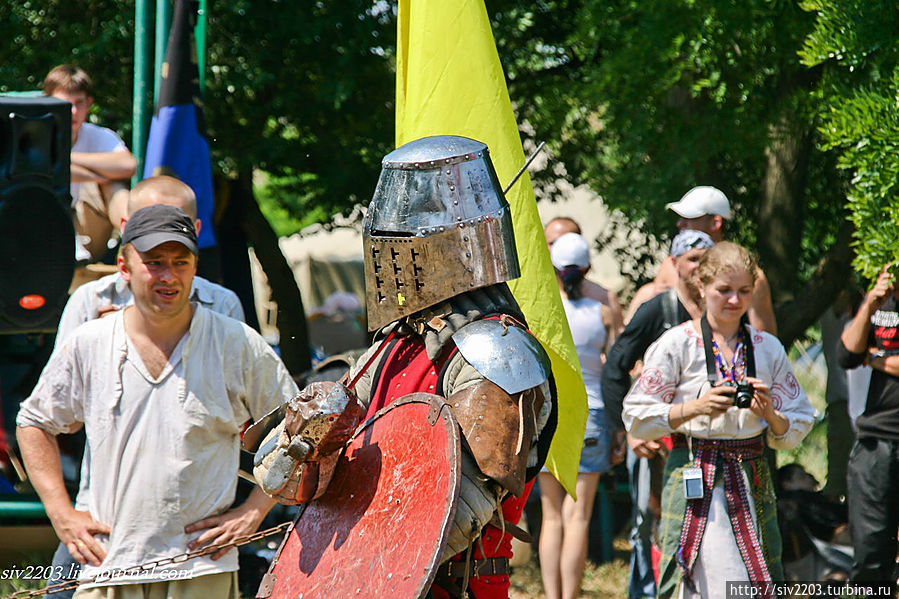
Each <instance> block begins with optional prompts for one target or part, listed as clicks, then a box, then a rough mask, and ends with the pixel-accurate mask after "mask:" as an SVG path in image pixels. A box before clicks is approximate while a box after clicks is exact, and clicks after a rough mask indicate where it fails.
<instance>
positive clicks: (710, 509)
mask: <svg viewBox="0 0 899 599" xmlns="http://www.w3.org/2000/svg"><path fill="white" fill-rule="evenodd" d="M756 272H757V269H756V264H755V261H754V260H753V258H752V256H751V255H750V254H749V252H748V251H747V250H746V249H744V248H742V247H740V246H738V245H736V244H733V243H727V242H721V243H718V244H716V245H715V246H714V247H713V248H711V249H709V250H708V251H707V252H706V253H705V255H704V256H703V257H702V259H701V260H700V262H699V266H698V267H697V269H696V274H697V278H698V279H699V288H700V294H701V296H702V298H703V301H704V303H705V314H704V315H703V317H702V318H700V319H697V320H693V321H690V322H686V323H684V324H682V325H680V326H678V327H675V328H673V329H671V330H669V331H668V332H666V333H665V334H664V335H663V336H662V337H660V338H659V340H658V341H656V343H654V344H653V345H652V346H651V347H650V348H649V350H647V352H646V356H645V357H644V360H643V371H642V373H641V375H640V379H639V380H638V381H637V383H636V384H635V385H634V387H633V388H632V389H631V391H630V393H629V394H628V396H627V398H625V401H624V412H623V419H624V424H625V427H626V428H627V429H628V431H629V432H630V434H631V435H633V436H635V437H638V438H641V439H657V438H658V437H661V436H663V435H668V434H673V437H674V445H675V447H674V449H673V450H672V451H671V453H670V454H669V456H668V461H667V464H666V466H665V478H664V485H663V490H662V520H661V524H660V530H659V532H660V543H661V550H662V559H661V563H660V564H659V571H660V580H659V597H708V598H712V597H723V596H725V594H726V590H725V586H726V582H727V581H734V582H739V581H744V582H749V581H752V582H762V581H771V580H774V581H778V580H782V579H783V567H782V564H781V561H780V553H781V552H780V548H781V540H780V534H779V532H778V529H777V516H776V511H775V497H774V491H773V484H772V480H771V474H770V472H769V470H768V465H767V462H766V460H765V459H764V458H763V457H762V453H763V450H764V447H765V445H767V446H768V447H770V448H772V449H789V448H792V447H795V446H796V445H798V444H799V442H800V441H802V439H803V438H804V437H805V435H806V434H807V433H808V431H809V429H810V428H811V425H812V423H813V421H814V409H813V408H812V406H811V404H810V403H809V401H808V398H807V397H806V395H805V392H804V391H803V390H802V389H801V388H800V387H799V384H798V383H797V382H796V377H795V376H794V374H793V370H792V368H791V366H790V362H789V360H788V359H787V356H786V353H785V352H784V349H783V346H782V345H781V344H780V342H779V341H778V340H777V338H775V337H773V336H772V335H769V334H768V333H764V332H762V331H758V330H756V329H753V328H752V327H750V326H749V325H748V324H747V323H746V320H745V314H746V310H747V308H748V307H749V303H750V300H751V298H752V289H753V285H754V284H755V273H756ZM707 349H708V351H707ZM736 383H740V384H741V385H743V387H742V388H740V387H736V388H735V387H734V386H733V385H734V384H736ZM737 400H740V403H739V404H737V405H735V403H737ZM740 405H742V406H745V407H740ZM760 588H761V587H760ZM764 590H765V589H762V591H764ZM758 596H760V597H764V596H766V594H765V593H764V592H762V593H761V594H759V595H758Z"/></svg>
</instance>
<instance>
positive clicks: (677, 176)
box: [488, 0, 846, 340]
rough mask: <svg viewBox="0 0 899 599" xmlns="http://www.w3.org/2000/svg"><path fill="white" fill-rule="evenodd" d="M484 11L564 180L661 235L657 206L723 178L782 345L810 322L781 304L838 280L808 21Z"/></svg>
mask: <svg viewBox="0 0 899 599" xmlns="http://www.w3.org/2000/svg"><path fill="white" fill-rule="evenodd" d="M488 5H489V6H490V8H491V10H492V11H493V12H492V14H493V19H494V23H495V26H496V30H497V31H498V37H499V38H500V52H501V57H502V58H503V60H504V61H505V64H506V67H507V72H508V76H509V80H510V82H509V83H510V89H511V92H512V97H513V98H514V99H517V102H518V108H519V112H520V118H521V120H526V121H527V122H528V123H529V125H530V126H531V127H533V129H534V136H535V137H536V138H539V139H547V140H549V146H550V147H551V148H552V152H553V154H554V155H555V157H556V159H557V160H559V161H560V162H561V163H563V164H564V166H565V170H566V176H567V177H568V178H569V179H570V180H571V181H572V182H573V183H585V184H587V185H589V186H590V187H591V188H593V189H595V190H597V191H598V192H599V193H600V194H601V195H602V197H603V200H604V201H605V203H606V204H607V205H609V206H610V207H611V208H612V209H614V210H618V211H620V212H621V213H623V214H624V215H625V216H626V217H627V220H628V221H629V223H640V224H641V226H642V227H644V228H645V229H646V230H648V231H650V232H652V233H654V234H656V235H658V236H665V235H666V234H670V232H671V231H672V230H673V224H674V220H675V217H674V215H673V214H672V213H671V212H670V211H666V210H665V204H666V203H668V202H672V201H676V200H677V199H678V198H679V197H680V196H681V195H682V194H683V193H684V192H685V191H686V190H687V189H689V188H690V187H692V186H694V185H700V184H711V185H715V186H716V187H719V188H720V189H722V190H724V191H725V193H726V194H727V196H728V197H729V198H730V200H731V203H732V205H733V207H734V209H735V218H734V219H733V221H732V222H731V223H730V224H729V226H728V227H729V230H728V232H727V236H728V237H730V238H732V239H734V240H736V241H739V242H742V243H744V244H746V245H748V246H750V247H754V248H755V249H756V250H757V251H758V253H759V254H760V258H761V259H762V263H763V266H764V267H765V269H766V271H767V272H768V275H769V279H770V280H771V282H772V288H773V290H774V294H775V301H776V303H777V304H778V305H779V307H780V309H779V310H778V320H779V321H780V322H782V323H789V322H790V321H791V320H793V321H795V322H794V323H793V324H795V326H787V327H785V330H787V331H788V332H787V334H786V335H785V337H786V338H787V340H789V339H792V338H793V337H794V336H795V335H796V334H798V333H797V331H798V332H801V330H804V328H805V326H807V325H808V324H810V323H811V322H812V321H813V320H814V317H816V314H814V315H813V314H811V313H808V314H803V315H802V316H801V318H796V314H795V311H794V310H793V309H792V308H793V307H795V302H796V300H797V298H799V297H802V296H803V295H805V294H807V293H808V291H809V289H810V288H809V287H808V286H809V285H811V286H812V288H816V289H818V290H830V289H832V288H834V286H835V280H836V279H840V278H842V279H843V280H844V281H845V272H843V271H842V269H836V270H834V269H831V271H833V272H831V271H823V270H822V269H821V268H820V266H821V261H822V260H823V259H825V257H826V256H827V255H828V253H829V252H833V251H837V252H845V250H846V248H845V247H841V245H843V246H844V245H845V244H843V243H842V242H840V241H838V239H839V237H840V234H841V233H840V229H841V223H842V222H843V217H844V215H845V207H844V195H843V189H844V181H843V180H842V178H841V176H840V174H839V172H838V171H837V170H836V169H835V168H834V157H833V156H831V155H830V154H828V153H827V152H826V151H825V150H826V149H825V148H824V147H823V146H822V144H821V138H820V136H819V133H818V129H817V119H818V115H819V113H820V111H821V109H822V105H821V94H820V93H819V85H820V76H821V74H820V72H819V69H817V68H809V67H807V66H805V65H803V64H801V63H800V61H799V57H798V51H799V50H800V49H801V48H802V44H803V41H804V40H805V38H806V36H807V35H808V34H809V33H810V32H811V30H812V27H813V25H814V17H813V15H811V14H809V13H807V12H804V11H803V10H801V9H800V8H799V7H798V6H796V5H795V4H793V3H790V2H771V1H770V0H747V1H745V2H718V1H716V0H674V1H672V2H663V3H645V2H637V1H636V0H622V1H616V2H610V1H607V0H546V1H543V2H538V3H536V4H534V5H529V6H527V7H524V6H520V5H518V4H517V3H509V2H500V1H497V2H490V3H488ZM550 176H555V173H552V174H551V175H550ZM634 249H635V248H633V247H632V246H631V247H628V248H625V250H626V252H627V253H631V254H632V253H633V252H634ZM832 263H833V264H840V263H841V261H840V260H837V261H836V262H832ZM650 274H651V273H650ZM834 277H835V278H836V279H835V278H834ZM828 292H829V291H828ZM816 295H820V294H816ZM824 299H825V300H826V298H824ZM824 305H826V303H825V304H824ZM787 308H790V309H787ZM821 308H822V309H823V306H821ZM819 312H820V310H819ZM819 312H818V313H819Z"/></svg>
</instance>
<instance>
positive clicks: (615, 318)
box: [607, 291, 624, 338]
mask: <svg viewBox="0 0 899 599" xmlns="http://www.w3.org/2000/svg"><path fill="white" fill-rule="evenodd" d="M607 295H608V298H609V303H608V306H609V317H610V321H611V325H612V328H611V330H612V332H613V333H614V335H613V338H614V337H617V336H618V334H619V333H621V331H623V330H624V313H623V311H622V310H621V302H619V301H618V294H617V293H615V292H614V291H609V292H608V294H607Z"/></svg>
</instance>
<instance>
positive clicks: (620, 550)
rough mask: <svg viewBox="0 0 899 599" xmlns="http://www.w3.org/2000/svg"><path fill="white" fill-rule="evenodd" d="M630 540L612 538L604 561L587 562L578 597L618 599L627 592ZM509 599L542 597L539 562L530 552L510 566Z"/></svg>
mask: <svg viewBox="0 0 899 599" xmlns="http://www.w3.org/2000/svg"><path fill="white" fill-rule="evenodd" d="M629 559H630V544H629V543H628V542H627V540H626V539H625V538H624V537H618V538H617V539H615V542H614V558H613V560H612V561H610V562H606V563H604V564H595V563H593V562H590V561H588V562H587V568H586V570H585V571H584V582H583V585H582V587H581V597H584V598H589V599H613V598H614V599H620V598H621V597H626V596H627V577H628V560H629ZM511 579H512V590H511V591H510V593H509V598H510V599H544V598H545V595H544V594H543V583H542V581H541V579H540V566H539V564H538V563H537V558H536V557H535V556H532V557H531V559H530V560H528V562H527V563H526V564H524V565H522V566H519V567H516V568H514V569H513V570H512V576H511Z"/></svg>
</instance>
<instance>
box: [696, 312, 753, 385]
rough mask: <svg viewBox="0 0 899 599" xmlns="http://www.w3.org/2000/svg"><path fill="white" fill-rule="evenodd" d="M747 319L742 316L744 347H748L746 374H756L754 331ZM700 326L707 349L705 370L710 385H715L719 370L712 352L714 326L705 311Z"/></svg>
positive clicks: (703, 343) (704, 345)
mask: <svg viewBox="0 0 899 599" xmlns="http://www.w3.org/2000/svg"><path fill="white" fill-rule="evenodd" d="M746 324H747V320H746V315H745V314H744V315H743V317H742V318H740V328H741V330H742V333H743V334H744V335H746V337H745V339H746V341H745V342H744V343H743V347H744V348H746V349H745V351H746V354H745V356H746V376H751V377H754V376H755V352H754V351H753V349H752V333H751V332H750V331H749V329H748V328H747V327H746ZM699 328H700V329H701V330H702V345H703V349H704V350H705V371H706V378H707V379H708V381H709V385H710V386H712V387H714V386H715V383H716V382H717V381H718V372H717V370H716V367H715V356H714V355H713V354H712V327H711V326H710V325H709V319H708V318H706V314H705V312H703V313H702V318H701V319H700V320H699Z"/></svg>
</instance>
